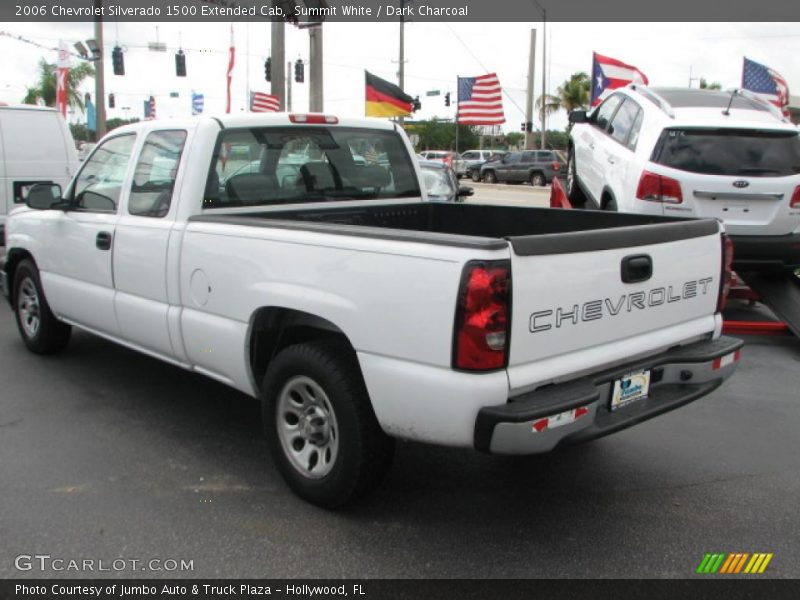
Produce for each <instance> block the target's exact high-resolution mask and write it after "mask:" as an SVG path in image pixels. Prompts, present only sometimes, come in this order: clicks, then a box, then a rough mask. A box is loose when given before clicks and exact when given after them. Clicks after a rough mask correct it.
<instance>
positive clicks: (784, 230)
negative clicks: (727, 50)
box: [567, 85, 800, 271]
mask: <svg viewBox="0 0 800 600" xmlns="http://www.w3.org/2000/svg"><path fill="white" fill-rule="evenodd" d="M570 121H571V122H572V123H573V126H572V131H571V133H570V151H569V163H568V164H569V166H568V176H567V193H568V195H569V197H570V199H571V201H572V203H573V204H576V205H588V206H589V207H591V208H600V209H603V210H610V211H620V212H629V213H638V214H645V215H675V216H682V217H701V218H714V219H720V220H721V221H722V222H724V223H725V228H726V230H727V231H728V232H729V234H730V235H731V239H732V240H733V242H734V245H735V247H736V251H735V253H734V257H735V258H734V260H735V265H734V266H735V268H737V269H740V270H750V269H756V270H763V269H766V270H786V271H791V270H793V269H795V268H798V267H800V137H798V130H797V128H796V126H795V125H793V124H791V123H790V122H788V121H787V120H785V119H784V118H783V116H782V115H781V114H780V112H779V111H778V110H777V109H776V108H775V107H774V106H772V105H771V104H769V103H767V102H765V101H763V100H761V99H760V98H759V97H757V96H755V95H751V94H749V93H747V92H741V91H728V92H723V91H713V90H694V89H684V88H648V87H645V86H639V85H633V86H630V87H627V88H623V89H619V90H617V91H616V92H614V93H613V94H611V95H610V96H609V97H608V98H606V100H605V101H604V102H603V103H602V104H600V105H599V106H598V107H597V108H596V109H595V110H593V111H592V112H591V114H588V115H587V113H585V112H583V111H578V112H573V113H572V115H571V117H570Z"/></svg>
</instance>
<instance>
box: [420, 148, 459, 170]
mask: <svg viewBox="0 0 800 600" xmlns="http://www.w3.org/2000/svg"><path fill="white" fill-rule="evenodd" d="M419 154H420V156H421V157H422V158H424V159H425V160H433V161H436V162H440V163H443V164H445V165H447V166H448V167H452V166H453V165H454V164H455V162H456V161H457V160H458V154H457V153H455V152H451V151H449V150H425V151H424V152H420V153H419Z"/></svg>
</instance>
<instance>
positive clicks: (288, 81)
mask: <svg viewBox="0 0 800 600" xmlns="http://www.w3.org/2000/svg"><path fill="white" fill-rule="evenodd" d="M286 73H287V77H286V111H287V112H291V111H292V61H289V62H287V63H286Z"/></svg>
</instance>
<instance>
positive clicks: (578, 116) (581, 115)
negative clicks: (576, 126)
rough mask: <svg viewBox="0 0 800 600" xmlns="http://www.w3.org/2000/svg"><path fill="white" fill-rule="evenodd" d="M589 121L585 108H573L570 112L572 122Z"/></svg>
mask: <svg viewBox="0 0 800 600" xmlns="http://www.w3.org/2000/svg"><path fill="white" fill-rule="evenodd" d="M586 121H587V118H586V111H585V110H573V111H572V112H571V113H569V122H570V123H585V122H586Z"/></svg>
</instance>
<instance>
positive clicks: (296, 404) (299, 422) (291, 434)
mask: <svg viewBox="0 0 800 600" xmlns="http://www.w3.org/2000/svg"><path fill="white" fill-rule="evenodd" d="M276 411H277V414H276V417H277V424H278V437H279V439H280V443H281V448H282V449H283V453H284V455H285V456H286V457H287V458H288V459H289V463H290V464H291V465H292V467H293V468H294V469H295V470H296V471H298V472H299V473H300V474H302V475H303V476H304V477H308V478H309V479H320V478H322V477H325V476H326V475H327V474H328V473H330V472H331V470H332V469H333V466H334V464H335V463H336V457H337V456H338V454H339V424H338V422H337V420H336V413H335V412H334V411H333V406H332V405H331V402H330V399H329V398H328V395H327V394H326V393H325V390H323V389H322V387H321V386H320V385H319V384H318V383H317V382H316V381H314V380H313V379H311V378H310V377H306V376H304V375H298V376H296V377H292V378H291V379H290V380H289V381H287V382H286V384H285V385H284V386H283V389H282V390H281V392H280V394H279V395H278V402H277V406H276Z"/></svg>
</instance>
